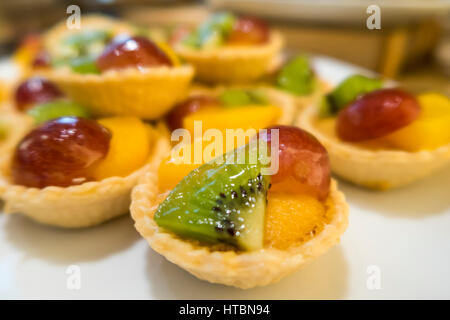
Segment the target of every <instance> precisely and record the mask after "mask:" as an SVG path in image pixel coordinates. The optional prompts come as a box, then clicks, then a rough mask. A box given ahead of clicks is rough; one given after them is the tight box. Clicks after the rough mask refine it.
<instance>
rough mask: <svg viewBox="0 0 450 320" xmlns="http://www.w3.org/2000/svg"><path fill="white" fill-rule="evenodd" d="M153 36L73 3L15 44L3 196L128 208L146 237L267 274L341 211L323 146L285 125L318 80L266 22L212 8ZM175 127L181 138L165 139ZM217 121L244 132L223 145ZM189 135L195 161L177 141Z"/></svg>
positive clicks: (58, 206)
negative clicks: (70, 13)
mask: <svg viewBox="0 0 450 320" xmlns="http://www.w3.org/2000/svg"><path fill="white" fill-rule="evenodd" d="M168 42H169V43H171V44H172V47H173V49H171V47H170V46H169V45H167V44H166V42H163V41H161V39H158V40H155V39H154V38H152V37H149V36H148V35H147V33H146V32H143V30H142V29H139V28H136V27H135V26H133V25H131V24H128V23H126V22H123V21H118V20H115V19H111V18H107V17H103V16H86V17H84V18H83V22H82V28H81V29H79V30H67V29H66V28H65V23H61V24H59V25H57V26H55V27H54V28H52V29H51V30H50V31H48V32H47V33H45V34H43V35H42V36H39V37H37V38H33V41H32V45H30V44H25V45H24V47H23V48H21V49H20V50H21V52H20V54H18V56H20V57H22V58H23V56H27V55H28V58H27V59H28V60H27V59H25V60H27V61H28V62H27V63H24V66H25V67H26V68H25V67H24V69H26V70H27V72H24V75H25V77H24V79H22V81H21V83H19V84H18V85H17V86H16V89H15V92H14V94H12V95H11V96H12V97H11V99H10V102H8V103H7V105H8V108H7V109H8V110H9V113H8V114H11V115H14V117H16V119H19V120H18V122H17V123H13V122H12V120H5V123H7V125H6V126H0V129H2V130H3V129H4V131H5V134H6V136H7V137H9V138H8V139H5V140H4V141H3V143H2V144H1V145H0V147H1V148H2V157H1V158H0V197H1V198H2V199H3V200H4V202H5V206H4V211H5V212H6V213H22V214H24V215H26V216H29V217H30V218H32V219H34V220H35V221H38V222H40V223H43V224H48V225H53V226H59V227H68V228H79V227H88V226H93V225H96V224H100V223H102V222H104V221H107V220H108V219H111V218H114V217H116V216H119V215H122V214H126V213H127V212H128V211H129V209H130V208H131V210H130V211H131V215H132V217H133V219H134V220H135V225H136V228H137V230H138V231H139V232H140V233H141V235H142V236H143V237H144V238H145V239H146V240H147V241H148V242H149V244H150V246H151V247H152V248H153V249H155V250H156V251H157V252H159V253H161V254H162V255H164V256H165V257H166V258H167V259H168V260H170V261H172V262H174V263H176V264H177V265H179V266H180V267H182V268H184V269H186V270H188V271H189V272H191V273H192V274H194V275H196V276H197V277H199V278H201V279H205V280H208V281H211V282H215V283H221V284H225V285H231V286H236V287H240V288H250V287H254V286H262V285H267V284H270V283H272V282H275V281H277V280H279V279H281V278H282V277H284V276H286V275H288V274H290V273H292V272H294V271H295V270H297V269H298V268H299V267H301V266H302V265H304V264H305V263H306V262H308V261H310V260H312V259H314V258H315V257H317V256H319V255H321V254H323V253H324V252H325V251H326V250H327V249H329V248H330V247H331V246H333V245H334V244H336V243H337V242H338V241H339V239H340V236H341V235H342V234H343V232H344V231H345V229H346V226H347V223H348V206H347V204H346V202H345V198H344V196H343V194H342V193H341V192H340V191H339V190H338V188H337V183H336V181H334V180H333V179H331V177H330V163H329V158H328V153H327V150H326V149H325V148H324V146H323V145H322V144H321V142H320V141H319V140H317V139H316V138H315V137H314V136H313V135H311V134H310V133H308V132H306V131H304V130H302V129H300V128H297V127H294V126H292V125H293V124H294V123H295V121H296V119H297V118H298V116H299V113H303V111H304V109H305V107H306V106H307V105H310V104H314V105H315V104H317V103H318V101H319V97H320V95H321V93H322V92H323V91H324V88H325V86H324V84H323V82H322V81H320V79H318V78H317V76H316V75H315V73H314V71H313V70H312V68H311V66H310V63H309V61H308V58H307V57H305V56H298V57H294V58H292V59H289V60H288V61H287V62H286V63H284V64H280V63H279V62H280V59H279V56H280V52H281V48H282V43H283V41H282V39H281V36H280V35H279V34H278V33H277V32H275V31H271V30H270V29H269V27H268V26H267V25H266V24H265V23H264V22H263V21H260V20H258V19H254V18H246V17H237V16H235V15H232V14H228V13H221V14H216V15H213V16H212V17H211V18H210V19H208V21H206V22H204V23H202V24H201V25H199V26H198V27H197V28H195V29H192V30H188V31H186V30H185V32H181V33H175V34H173V35H172V37H171V38H170V39H169V40H168ZM30 48H31V49H30ZM27 50H28V51H27ZM194 75H195V78H196V80H198V81H199V82H198V83H197V84H195V85H192V86H190V83H191V81H192V79H193V78H194ZM205 83H206V84H205ZM5 114H6V113H5ZM11 117H12V116H11ZM5 119H6V117H5ZM11 119H12V118H11ZM199 123H200V124H201V126H200V128H198V124H199ZM178 129H185V130H184V131H182V132H184V133H186V134H187V136H189V137H190V138H191V139H188V141H183V142H181V143H179V144H177V145H174V144H173V143H172V142H171V141H170V138H169V137H170V136H171V135H172V137H180V136H181V135H180V134H179V133H180V131H179V130H178ZM209 129H215V130H216V131H215V132H216V133H217V135H216V136H214V135H213V136H210V137H209V138H205V136H204V134H205V133H206V132H207V131H208V130H209ZM231 129H234V130H236V131H239V130H241V131H240V132H241V133H242V134H243V138H242V139H239V137H237V139H238V141H237V144H236V143H234V144H231V145H228V144H227V143H226V141H225V140H223V137H224V135H225V134H226V133H227V131H228V130H231ZM263 129H267V130H263ZM184 137H186V136H184ZM204 138H205V139H204ZM211 138H214V139H215V140H214V146H215V148H212V149H211V148H210V146H209V145H208V144H209V143H208V142H211ZM204 140H208V141H204ZM172 141H173V139H172ZM278 142H279V143H278ZM180 146H181V148H180ZM198 146H200V152H201V154H202V155H203V156H202V157H200V160H199V161H198V159H196V158H195V155H194V153H195V151H194V152H192V153H190V152H187V153H185V152H184V151H185V150H189V149H190V148H193V150H195V148H198ZM217 146H219V147H218V148H217ZM180 150H183V151H182V153H183V160H188V161H180V159H179V157H178V156H179V154H180V153H179V151H180ZM208 150H209V151H210V152H206V151H208ZM261 150H266V151H267V150H269V151H270V152H269V154H264V153H261V152H260V151H261ZM197 151H198V150H197ZM241 154H244V155H246V156H245V157H244V159H245V160H244V161H238V162H233V161H231V162H229V161H228V160H229V159H234V158H235V156H237V157H238V158H239V155H241ZM272 156H273V157H275V158H276V159H279V161H277V162H278V165H279V166H278V168H279V169H278V170H275V171H267V169H268V168H269V167H270V166H271V160H272V158H273V157H272ZM133 189H134V190H133ZM130 205H131V207H130Z"/></svg>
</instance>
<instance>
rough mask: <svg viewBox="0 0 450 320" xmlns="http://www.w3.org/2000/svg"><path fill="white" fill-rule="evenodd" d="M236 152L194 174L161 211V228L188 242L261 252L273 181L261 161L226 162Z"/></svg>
mask: <svg viewBox="0 0 450 320" xmlns="http://www.w3.org/2000/svg"><path fill="white" fill-rule="evenodd" d="M235 152H236V151H231V152H230V153H228V154H226V155H223V156H221V157H222V158H221V161H217V159H215V160H212V161H211V162H208V163H206V164H204V165H202V166H200V167H199V168H197V169H195V170H193V171H192V172H191V173H189V174H188V175H187V176H186V177H185V178H184V179H183V180H182V181H181V182H180V183H179V184H178V185H177V186H176V187H175V188H174V189H173V190H172V192H171V193H170V194H169V195H168V197H167V198H166V199H165V200H164V202H163V203H161V204H160V206H159V207H158V210H157V211H156V213H155V215H154V220H155V221H156V223H157V224H158V225H159V226H160V227H163V228H165V229H167V230H170V231H172V232H173V233H175V234H177V235H178V236H181V237H185V238H190V239H195V240H199V241H203V242H207V243H212V244H215V243H227V244H230V245H233V246H235V247H237V248H239V249H242V250H257V249H260V248H262V246H263V237H264V217H265V210H266V199H267V190H268V187H269V183H270V176H263V175H262V174H261V169H262V167H263V165H262V164H261V163H260V161H255V162H257V163H255V164H249V163H230V162H228V161H226V159H227V157H228V156H230V155H233V153H235ZM247 158H248V157H247ZM228 159H229V158H228ZM219 162H222V163H219ZM236 162H237V161H236ZM247 162H249V161H248V160H247Z"/></svg>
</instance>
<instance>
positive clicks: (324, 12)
mask: <svg viewBox="0 0 450 320" xmlns="http://www.w3.org/2000/svg"><path fill="white" fill-rule="evenodd" d="M208 4H210V5H211V7H212V8H214V9H218V10H233V11H237V12H240V13H244V14H249V15H260V16H264V17H268V18H276V19H282V20H286V19H289V20H293V21H301V22H311V23H323V24H330V23H333V24H353V25H360V26H361V27H363V28H365V27H366V19H367V17H368V16H369V14H368V13H367V12H366V10H367V7H368V6H370V5H378V6H379V7H380V8H381V23H382V26H384V25H385V24H389V25H392V24H399V23H408V22H412V21H416V20H420V19H424V18H427V17H432V16H441V17H443V16H445V15H446V14H449V13H450V3H449V1H448V0H395V1H392V0H376V1H368V0H366V1H362V0H339V1H336V0H208Z"/></svg>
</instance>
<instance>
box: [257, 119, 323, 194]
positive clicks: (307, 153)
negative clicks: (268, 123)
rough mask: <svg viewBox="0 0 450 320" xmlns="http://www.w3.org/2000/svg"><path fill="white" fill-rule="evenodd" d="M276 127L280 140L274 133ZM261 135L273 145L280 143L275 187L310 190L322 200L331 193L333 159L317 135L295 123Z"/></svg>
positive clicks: (296, 190)
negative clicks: (298, 126)
mask: <svg viewBox="0 0 450 320" xmlns="http://www.w3.org/2000/svg"><path fill="white" fill-rule="evenodd" d="M275 130H278V141H276V139H274V136H273V134H274V133H276V132H277V131H275ZM258 136H259V138H260V139H263V140H264V141H268V142H269V143H270V144H273V143H277V142H278V161H279V165H278V171H277V172H276V173H274V174H273V176H272V183H273V185H274V188H275V189H278V188H279V189H280V190H283V191H288V190H290V191H289V192H292V193H304V192H307V193H309V194H314V195H315V196H316V197H317V198H319V199H325V198H326V197H327V196H328V192H329V190H330V161H329V158H328V153H327V150H326V149H325V148H324V146H323V145H322V144H321V143H320V142H319V141H318V140H317V139H316V138H315V137H314V136H312V135H311V134H309V133H308V132H306V131H304V130H302V129H300V128H297V127H292V126H273V127H270V128H268V130H267V132H264V131H262V132H260V134H259V135H258ZM278 185H279V186H278Z"/></svg>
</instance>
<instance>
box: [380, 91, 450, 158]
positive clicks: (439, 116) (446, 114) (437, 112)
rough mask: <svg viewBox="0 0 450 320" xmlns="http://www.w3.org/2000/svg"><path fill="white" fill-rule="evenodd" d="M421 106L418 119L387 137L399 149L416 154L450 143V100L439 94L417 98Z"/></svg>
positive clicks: (427, 94)
mask: <svg viewBox="0 0 450 320" xmlns="http://www.w3.org/2000/svg"><path fill="white" fill-rule="evenodd" d="M417 99H418V100H419V103H420V106H421V109H422V111H421V114H420V116H419V118H418V119H416V120H415V121H414V122H413V123H411V124H410V125H408V126H407V127H405V128H402V129H400V130H397V131H396V132H394V133H391V134H390V135H388V136H386V137H385V140H386V141H387V142H389V143H391V144H392V145H394V146H395V147H397V148H400V149H403V150H406V151H411V152H416V151H420V150H433V149H436V148H439V147H440V146H444V145H446V144H449V143H450V99H449V98H447V97H446V96H444V95H441V94H438V93H426V94H422V95H419V96H418V97H417Z"/></svg>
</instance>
